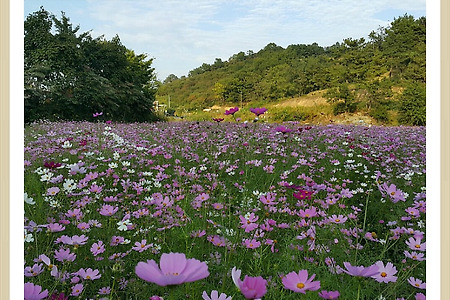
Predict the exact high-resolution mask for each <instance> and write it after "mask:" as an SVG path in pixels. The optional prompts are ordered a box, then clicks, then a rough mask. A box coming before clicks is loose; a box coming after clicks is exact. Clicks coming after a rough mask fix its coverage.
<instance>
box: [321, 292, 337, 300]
mask: <svg viewBox="0 0 450 300" xmlns="http://www.w3.org/2000/svg"><path fill="white" fill-rule="evenodd" d="M339 295H340V294H339V291H326V290H323V291H320V293H319V297H320V298H323V299H337V298H339Z"/></svg>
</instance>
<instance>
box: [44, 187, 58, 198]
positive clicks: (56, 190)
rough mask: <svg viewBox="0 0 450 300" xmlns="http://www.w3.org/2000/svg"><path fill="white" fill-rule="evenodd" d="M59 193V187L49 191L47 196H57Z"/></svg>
mask: <svg viewBox="0 0 450 300" xmlns="http://www.w3.org/2000/svg"><path fill="white" fill-rule="evenodd" d="M58 193H59V187H57V186H54V187H51V188H49V189H47V196H55V195H56V194H58Z"/></svg>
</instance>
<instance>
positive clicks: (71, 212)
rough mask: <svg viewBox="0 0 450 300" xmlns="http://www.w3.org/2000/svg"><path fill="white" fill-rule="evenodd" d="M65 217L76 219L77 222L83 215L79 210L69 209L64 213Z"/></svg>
mask: <svg viewBox="0 0 450 300" xmlns="http://www.w3.org/2000/svg"><path fill="white" fill-rule="evenodd" d="M66 217H68V218H76V219H77V220H79V219H81V218H82V217H83V213H82V212H81V209H79V208H75V209H74V210H71V209H69V210H68V211H67V213H66Z"/></svg>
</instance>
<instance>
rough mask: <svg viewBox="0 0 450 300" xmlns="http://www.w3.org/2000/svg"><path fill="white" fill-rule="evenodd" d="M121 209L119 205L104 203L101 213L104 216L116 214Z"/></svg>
mask: <svg viewBox="0 0 450 300" xmlns="http://www.w3.org/2000/svg"><path fill="white" fill-rule="evenodd" d="M118 210H119V208H118V207H117V206H112V205H109V204H103V206H102V208H101V209H100V211H99V213H100V214H101V215H102V216H107V217H109V216H112V215H114V214H115V213H116V212H117V211H118Z"/></svg>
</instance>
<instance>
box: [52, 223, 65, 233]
mask: <svg viewBox="0 0 450 300" xmlns="http://www.w3.org/2000/svg"><path fill="white" fill-rule="evenodd" d="M65 229H66V227H64V226H62V225H61V224H59V223H51V224H47V231H48V232H60V231H63V230H65Z"/></svg>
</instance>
